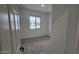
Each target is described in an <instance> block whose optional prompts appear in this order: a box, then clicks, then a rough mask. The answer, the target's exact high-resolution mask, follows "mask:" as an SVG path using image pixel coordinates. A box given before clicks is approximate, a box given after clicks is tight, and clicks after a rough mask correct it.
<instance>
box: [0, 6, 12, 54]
mask: <svg viewBox="0 0 79 59" xmlns="http://www.w3.org/2000/svg"><path fill="white" fill-rule="evenodd" d="M0 36H1V37H0V41H1V42H0V44H1V45H0V46H1V50H2V51H0V53H12V49H11V38H10V27H9V18H8V10H7V6H6V5H0Z"/></svg>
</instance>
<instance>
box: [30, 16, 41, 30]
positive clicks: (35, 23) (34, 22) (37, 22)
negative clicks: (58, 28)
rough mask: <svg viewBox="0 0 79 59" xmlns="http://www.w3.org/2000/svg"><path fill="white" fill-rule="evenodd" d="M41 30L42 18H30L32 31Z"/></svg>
mask: <svg viewBox="0 0 79 59" xmlns="http://www.w3.org/2000/svg"><path fill="white" fill-rule="evenodd" d="M37 28H40V17H37V16H30V29H37Z"/></svg>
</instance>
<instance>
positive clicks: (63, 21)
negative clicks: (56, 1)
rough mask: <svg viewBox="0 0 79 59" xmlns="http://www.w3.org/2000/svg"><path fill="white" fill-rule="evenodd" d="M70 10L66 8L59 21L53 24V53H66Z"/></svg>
mask: <svg viewBox="0 0 79 59" xmlns="http://www.w3.org/2000/svg"><path fill="white" fill-rule="evenodd" d="M68 12H69V10H66V11H65V12H64V13H63V14H62V15H61V16H60V17H59V18H58V19H57V21H56V22H55V23H54V24H52V40H51V42H52V43H51V45H52V46H51V47H52V53H64V48H65V42H66V29H67V23H68Z"/></svg>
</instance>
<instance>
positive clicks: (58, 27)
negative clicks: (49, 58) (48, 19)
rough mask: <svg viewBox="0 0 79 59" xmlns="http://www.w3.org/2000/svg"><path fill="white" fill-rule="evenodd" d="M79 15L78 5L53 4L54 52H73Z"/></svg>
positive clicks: (52, 42) (52, 43) (52, 39)
mask: <svg viewBox="0 0 79 59" xmlns="http://www.w3.org/2000/svg"><path fill="white" fill-rule="evenodd" d="M77 15H78V7H77V5H53V12H52V30H51V31H52V38H51V45H52V46H51V47H52V48H51V49H52V53H73V51H74V43H75V42H74V41H75V39H74V38H75V27H76V20H77Z"/></svg>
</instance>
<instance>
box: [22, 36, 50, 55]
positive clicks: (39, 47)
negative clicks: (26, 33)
mask: <svg viewBox="0 0 79 59" xmlns="http://www.w3.org/2000/svg"><path fill="white" fill-rule="evenodd" d="M22 45H23V46H24V52H23V54H48V53H51V52H50V49H49V45H50V38H49V37H48V36H41V37H36V38H29V39H22Z"/></svg>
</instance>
